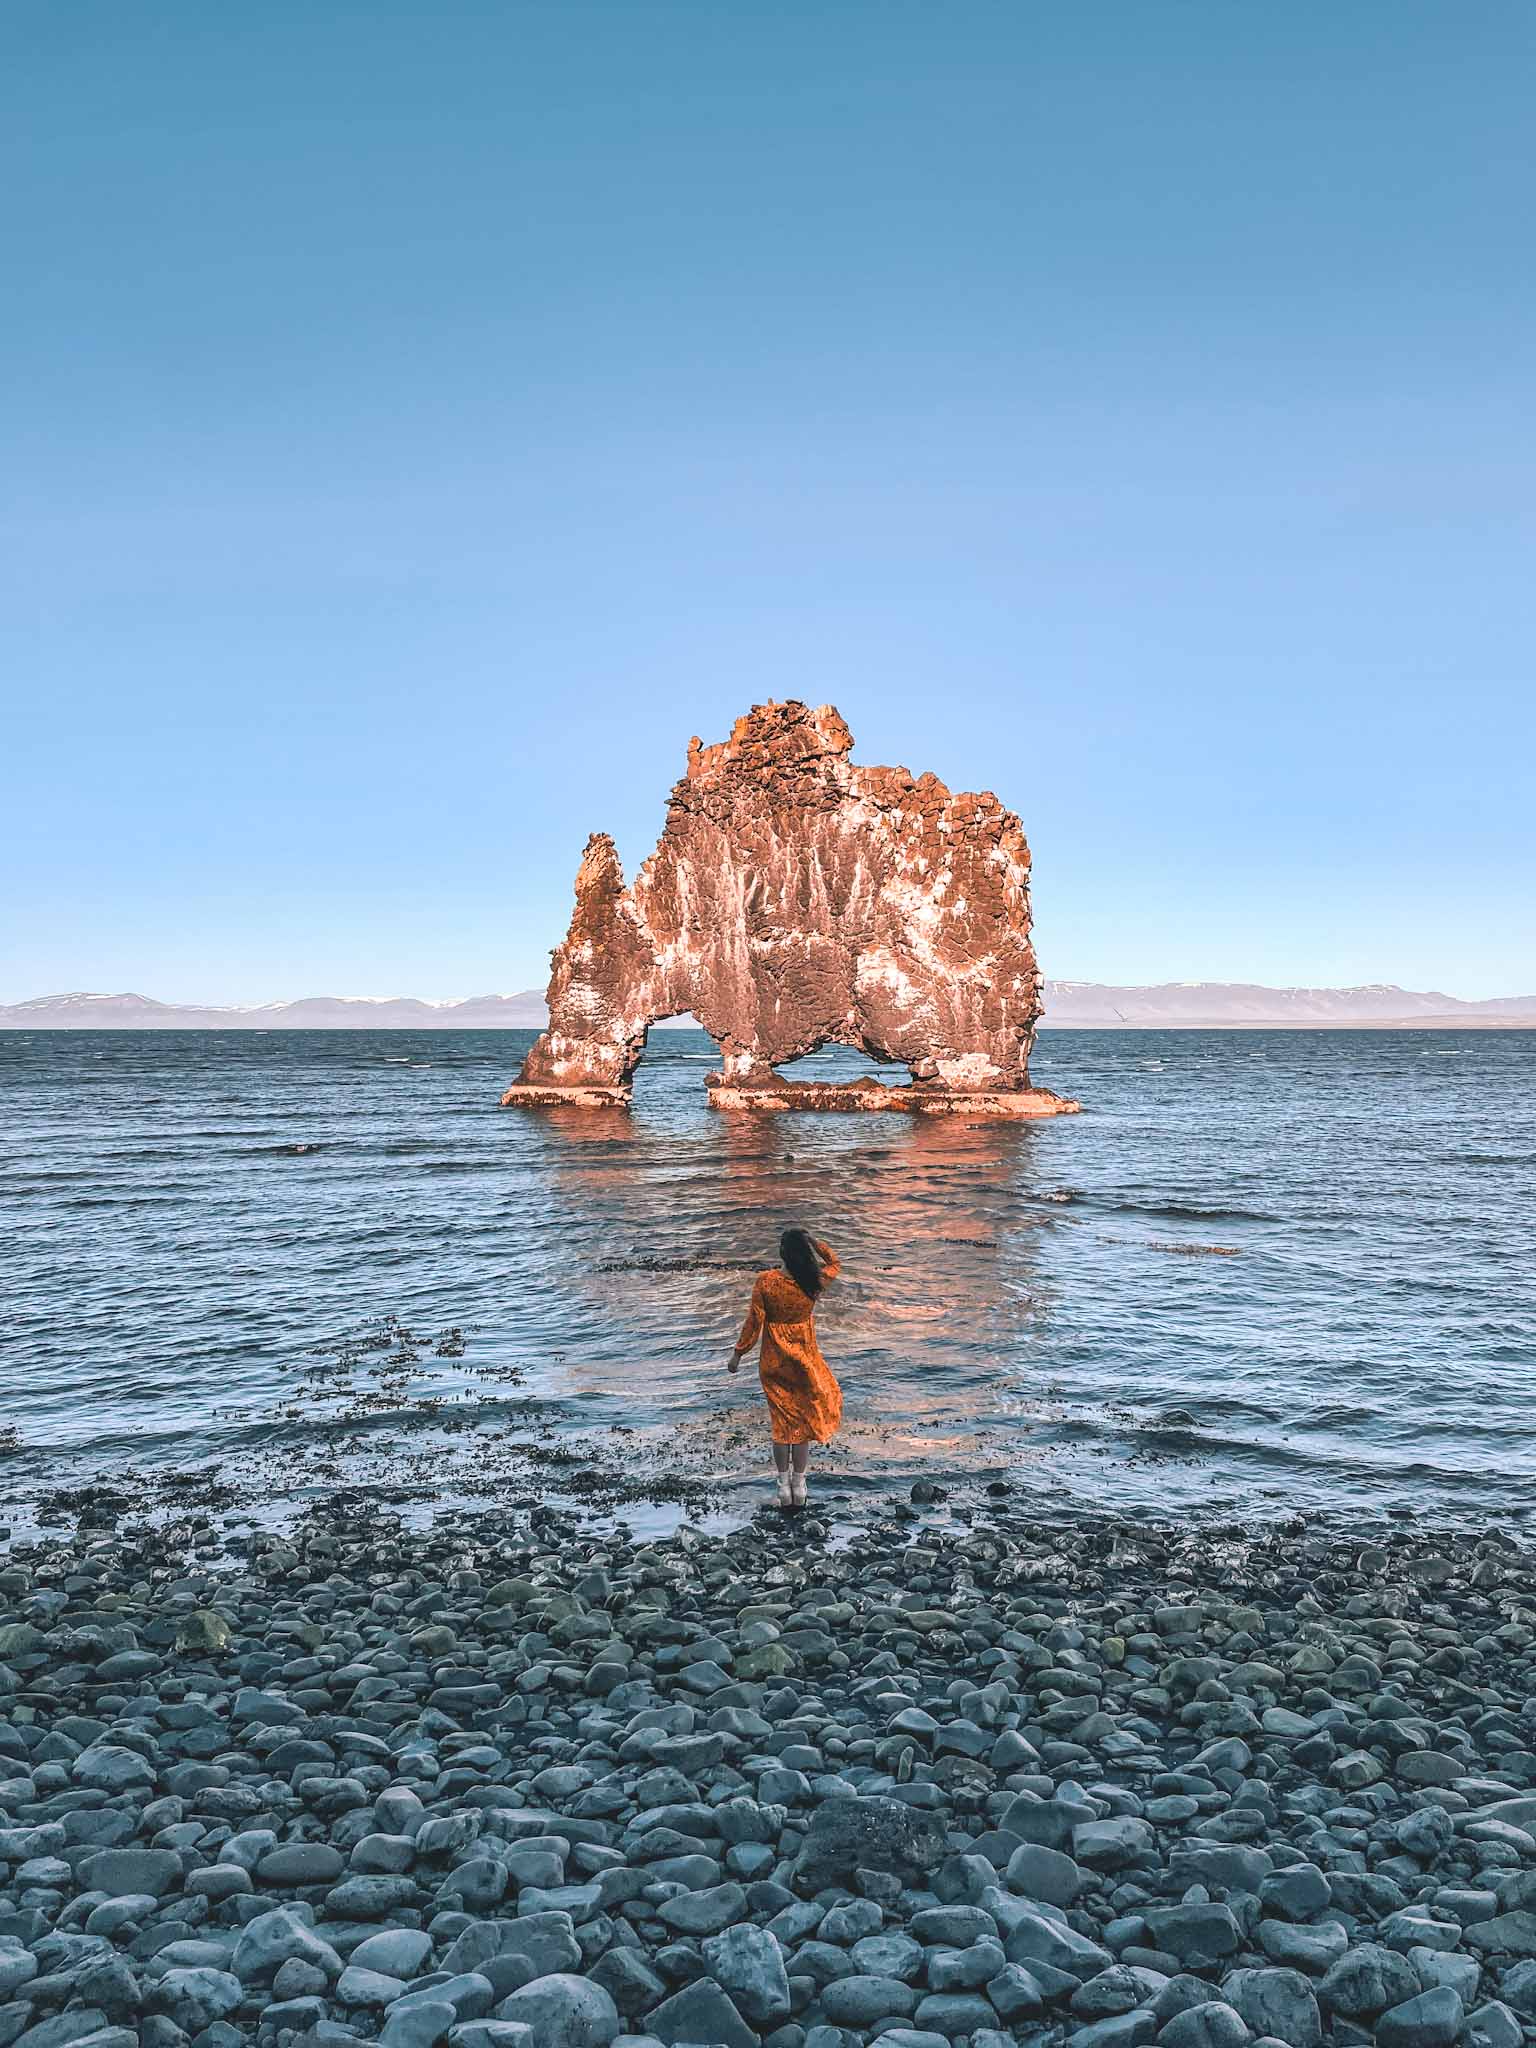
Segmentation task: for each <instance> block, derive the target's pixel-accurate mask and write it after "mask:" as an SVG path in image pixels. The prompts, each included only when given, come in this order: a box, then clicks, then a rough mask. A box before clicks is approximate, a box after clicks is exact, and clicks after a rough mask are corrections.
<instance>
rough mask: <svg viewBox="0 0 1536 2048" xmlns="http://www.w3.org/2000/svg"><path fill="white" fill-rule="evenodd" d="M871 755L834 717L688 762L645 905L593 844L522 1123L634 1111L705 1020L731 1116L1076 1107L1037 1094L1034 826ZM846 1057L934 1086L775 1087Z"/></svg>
mask: <svg viewBox="0 0 1536 2048" xmlns="http://www.w3.org/2000/svg"><path fill="white" fill-rule="evenodd" d="M852 748H853V735H852V734H851V733H850V732H849V730H848V728H847V726H846V725H845V724H844V723H843V720H842V719H841V717H840V716H839V715H838V713H837V712H836V711H835V710H834V709H833V708H832V706H831V705H829V704H824V705H822V706H820V708H818V709H816V710H812V709H811V708H810V707H809V706H807V705H804V704H800V703H796V702H793V701H791V702H789V703H786V704H760V705H757V706H755V707H754V708H753V709H752V710H751V711H749V712H748V713H747V715H746V717H745V718H741V719H738V720H737V722H736V725H735V728H734V730H733V731H732V733H731V736H730V738H729V739H728V740H725V741H724V742H722V743H721V744H720V745H718V746H712V747H706V746H704V745H702V744H701V742H700V741H698V740H697V739H695V740H693V741H692V742H691V743H690V745H689V749H688V772H687V774H686V775H685V776H684V778H683V780H682V781H681V782H679V783H678V784H677V786H676V787H675V788H674V790H673V791H672V795H671V799H670V801H669V803H668V806H667V821H666V826H665V828H664V830H663V832H662V835H661V839H660V842H659V843H658V845H657V848H656V851H655V852H654V853H653V854H652V855H651V857H650V859H649V860H648V861H646V863H645V865H644V866H643V867H642V868H641V870H640V872H639V874H638V875H637V876H636V878H635V881H634V884H633V886H632V887H631V888H629V889H626V888H625V887H624V878H623V874H622V872H621V870H620V867H619V860H618V855H617V852H616V850H615V848H614V845H613V841H612V840H611V839H609V838H608V837H607V835H606V834H604V833H598V834H595V835H594V836H593V837H592V838H591V839H590V840H588V842H587V847H586V852H585V854H584V855H583V857H582V863H581V867H580V870H579V871H578V874H577V877H576V909H575V912H574V914H573V916H572V918H571V926H570V930H569V932H568V933H567V934H566V938H565V941H564V943H563V944H562V945H561V946H559V947H558V948H557V949H556V951H555V953H554V955H553V973H552V974H551V977H550V983H549V1016H550V1022H549V1029H548V1030H547V1031H545V1032H544V1033H543V1035H542V1036H541V1037H540V1039H539V1040H538V1042H537V1044H536V1045H535V1046H534V1047H533V1049H532V1051H531V1052H530V1053H529V1055H528V1058H527V1060H526V1062H525V1063H524V1066H523V1070H522V1073H521V1075H520V1076H519V1078H518V1080H517V1082H515V1083H514V1085H513V1086H512V1088H510V1089H509V1090H508V1091H507V1095H506V1097H505V1098H504V1099H505V1100H506V1101H507V1102H508V1103H512V1102H518V1101H521V1102H527V1101H530V1100H541V1101H551V1100H554V1101H616V1100H617V1101H622V1100H623V1099H625V1096H626V1094H627V1091H628V1087H629V1083H630V1079H631V1076H632V1075H633V1073H634V1070H635V1066H636V1064H637V1063H638V1061H639V1058H640V1055H641V1053H642V1051H643V1050H644V1047H645V1039H646V1033H647V1031H648V1030H649V1028H650V1026H651V1025H652V1024H654V1023H655V1022H656V1021H657V1020H658V1019H659V1018H663V1017H671V1016H676V1015H677V1014H678V1013H680V1012H682V1011H688V1010H691V1011H692V1012H693V1014H694V1015H695V1016H696V1017H697V1018H698V1020H699V1022H700V1024H702V1025H703V1027H704V1029H705V1030H706V1031H708V1032H709V1033H710V1034H711V1036H713V1037H714V1038H715V1039H716V1040H718V1042H719V1045H720V1048H721V1054H722V1072H721V1074H719V1075H712V1076H711V1077H710V1088H711V1094H712V1098H713V1099H714V1100H715V1101H716V1102H717V1103H718V1104H719V1105H720V1106H721V1107H755V1108H773V1107H784V1106H794V1107H801V1106H811V1107H827V1108H832V1107H856V1108H904V1109H949V1108H958V1109H965V1110H968V1111H975V1110H978V1109H980V1110H986V1109H994V1110H998V1111H1001V1112H1002V1113H1007V1114H1014V1115H1048V1114H1052V1113H1054V1111H1055V1110H1058V1109H1065V1108H1071V1107H1075V1105H1073V1104H1068V1103H1066V1102H1063V1101H1062V1100H1061V1099H1060V1098H1059V1097H1056V1096H1053V1095H1048V1094H1046V1093H1045V1091H1043V1090H1036V1089H1031V1088H1030V1084H1029V1051H1030V1046H1031V1043H1032V1041H1033V1038H1034V1028H1035V1020H1036V1018H1037V1017H1038V1016H1039V1014H1040V975H1039V971H1038V969H1037V968H1036V965H1035V955H1034V949H1033V947H1032V946H1031V945H1030V940H1029V930H1030V908H1029V847H1028V845H1027V844H1026V842H1025V838H1024V833H1023V830H1022V828H1021V826H1020V824H1019V821H1018V819H1017V818H1016V817H1015V816H1014V815H1013V813H1012V812H1011V811H1008V810H1005V809H1004V808H1003V806H1002V804H1001V803H1000V802H999V801H998V799H997V798H996V797H995V796H991V795H986V794H984V795H981V796H972V795H952V794H951V793H950V791H949V790H948V789H946V788H945V786H944V784H943V783H942V782H940V781H939V780H938V778H937V777H936V776H934V775H920V776H916V777H914V776H912V775H910V774H909V773H908V772H907V770H906V769H905V768H864V767H859V766H856V765H855V764H854V762H853V761H852V759H851V758H850V756H851V753H852ZM828 1043H836V1044H840V1045H848V1046H854V1047H857V1048H859V1049H860V1050H862V1051H864V1052H867V1053H869V1054H870V1055H871V1056H872V1057H874V1058H876V1059H880V1060H895V1061H900V1062H904V1063H905V1064H906V1065H907V1067H908V1068H909V1069H910V1071H911V1074H912V1078H913V1082H914V1084H915V1085H914V1086H913V1087H912V1088H901V1089H889V1088H884V1087H881V1086H879V1085H872V1084H869V1083H853V1084H845V1085H844V1086H841V1087H829V1086H827V1085H826V1084H804V1083H801V1084H793V1083H789V1082H785V1081H783V1080H781V1079H779V1077H778V1076H776V1075H775V1073H774V1071H773V1070H774V1068H775V1067H777V1066H779V1065H781V1064H782V1063H784V1062H785V1061H788V1060H793V1059H796V1058H798V1057H799V1056H800V1055H801V1054H804V1053H808V1052H813V1051H815V1049H816V1048H817V1047H818V1046H822V1045H826V1044H828ZM871 1097H879V1098H881V1099H880V1100H879V1101H874V1100H870V1099H867V1098H871ZM828 1098H830V1099H828ZM885 1098H892V1099H890V1100H887V1099H885ZM992 1098H999V1099H997V1100H993V1099H992ZM1002 1098H1009V1100H1003V1099H1002Z"/></svg>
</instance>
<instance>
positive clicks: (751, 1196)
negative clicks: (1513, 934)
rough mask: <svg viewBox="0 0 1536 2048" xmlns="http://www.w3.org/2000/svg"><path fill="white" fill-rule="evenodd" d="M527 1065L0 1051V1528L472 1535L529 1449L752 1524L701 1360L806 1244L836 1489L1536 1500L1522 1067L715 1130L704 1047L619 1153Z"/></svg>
mask: <svg viewBox="0 0 1536 2048" xmlns="http://www.w3.org/2000/svg"><path fill="white" fill-rule="evenodd" d="M530 1037H531V1034H528V1033H518V1032H463V1033H459V1032H455V1033H439V1034H432V1033H413V1032H335V1033H325V1032H312V1033H303V1032H281V1033H270V1034H265V1033H255V1032H239V1033H233V1032H187V1033H180V1032H178V1033H89V1032H68V1033H63V1032H61V1033H37V1034H25V1035H24V1034H19V1033H7V1034H0V1097H3V1101H0V1110H3V1122H0V1230H3V1235H0V1247H3V1249H0V1260H3V1272H4V1281H5V1285H4V1300H5V1303H6V1308H5V1315H4V1319H3V1324H0V1390H3V1395H4V1413H3V1418H0V1420H3V1424H4V1426H5V1428H7V1429H9V1430H11V1431H14V1434H15V1440H16V1447H15V1448H13V1449H11V1450H10V1451H8V1452H4V1453H0V1473H3V1475H4V1479H5V1481H6V1486H5V1492H6V1495H7V1498H8V1499H9V1501H10V1502H11V1504H12V1506H13V1508H14V1507H15V1506H16V1504H18V1503H22V1502H25V1501H26V1500H28V1499H29V1498H34V1497H35V1496H36V1495H37V1494H38V1493H39V1492H41V1491H43V1490H45V1489H47V1488H49V1487H52V1486H56V1485H58V1484H59V1483H60V1481H61V1480H63V1479H66V1478H67V1479H68V1480H69V1481H70V1482H71V1483H79V1482H80V1481H81V1480H84V1479H86V1478H89V1477H93V1476H95V1475H98V1474H100V1473H102V1472H106V1471H115V1470H118V1469H120V1468H122V1467H123V1466H124V1465H127V1464H133V1465H136V1466H141V1467H142V1466H156V1465H158V1466H172V1467H176V1468H178V1469H185V1468H188V1467H206V1466H208V1465H210V1464H213V1463H220V1464H222V1465H224V1466H225V1467H226V1468H227V1469H229V1470H231V1471H232V1472H235V1473H237V1474H245V1475H246V1476H247V1477H249V1476H250V1475H251V1474H254V1473H260V1474H261V1475H262V1476H261V1484H262V1486H263V1487H264V1488H265V1489H266V1490H267V1491H268V1492H270V1493H272V1494H273V1495H274V1496H275V1495H283V1496H293V1497H303V1496H304V1495H306V1494H313V1493H315V1492H323V1491H325V1490H326V1489H327V1488H328V1487H331V1486H334V1485H335V1484H337V1483H340V1481H341V1480H343V1479H347V1480H350V1479H355V1478H363V1479H368V1480H383V1479H388V1478H391V1477H393V1478H394V1479H396V1480H397V1481H398V1480H400V1479H401V1478H402V1476H404V1477H406V1478H409V1479H410V1480H411V1481H413V1482H414V1483H418V1484H419V1483H420V1482H421V1481H422V1480H423V1478H424V1477H425V1478H426V1479H428V1480H430V1481H433V1482H436V1483H440V1484H442V1485H444V1486H446V1487H449V1488H450V1489H451V1488H452V1487H454V1486H455V1485H456V1484H457V1483H458V1481H459V1478H460V1476H461V1475H462V1474H464V1473H466V1472H472V1471H474V1470H476V1469H478V1470H479V1471H480V1472H481V1475H482V1478H481V1484H480V1493H481V1497H482V1499H483V1498H484V1497H486V1496H487V1495H491V1496H494V1492H495V1486H496V1484H497V1481H496V1479H495V1477H494V1473H495V1469H496V1465H495V1460H496V1455H497V1449H498V1447H499V1446H501V1445H503V1444H505V1443H507V1442H510V1441H511V1440H512V1439H513V1438H514V1437H515V1436H526V1435H527V1434H528V1432H529V1431H530V1430H533V1431H536V1432H539V1433H541V1434H540V1436H539V1441H540V1442H541V1443H542V1444H544V1445H545V1446H546V1447H551V1446H552V1447H554V1450H553V1452H552V1455H558V1456H565V1455H566V1454H567V1453H566V1451H564V1450H562V1449H561V1448H560V1447H561V1446H569V1445H575V1446H576V1447H577V1448H578V1450H579V1451H581V1453H582V1454H583V1455H584V1454H585V1451H586V1449H587V1447H589V1446H590V1447H595V1448H596V1449H597V1450H598V1451H600V1452H601V1453H602V1454H603V1455H605V1456H607V1457H609V1458H612V1457H615V1456H617V1457H618V1458H619V1459H620V1460H622V1461H623V1462H625V1463H626V1464H628V1465H630V1466H632V1467H633V1468H634V1469H635V1470H637V1471H642V1472H643V1471H646V1470H649V1469H655V1470H656V1471H658V1472H661V1471H674V1470H675V1471H680V1472H682V1473H685V1474H692V1475H695V1476H700V1475H702V1476H706V1477H709V1478H711V1479H716V1480H718V1481H719V1482H720V1483H721V1486H722V1488H723V1490H724V1493H725V1495H726V1497H727V1499H728V1500H733V1501H735V1502H738V1503H740V1504H749V1503H750V1502H752V1501H754V1500H755V1499H756V1498H758V1497H759V1495H760V1493H761V1489H762V1484H763V1482H762V1476H761V1474H762V1469H763V1468H762V1459H761V1451H760V1446H759V1438H760V1436H761V1434H762V1432H761V1427H760V1419H759V1418H760V1404H759V1401H758V1398H757V1396H756V1390H755V1381H754V1378H753V1376H752V1374H751V1373H750V1371H748V1372H746V1373H744V1374H743V1375H742V1376H741V1378H739V1379H737V1380H731V1379H729V1378H728V1377H727V1376H726V1374H725V1371H724V1360H725V1356H726V1354H727V1351H728V1349H729V1345H730V1341H731V1339H732V1338H733V1336H734V1334H735V1330H736V1327H737V1322H738V1319H739V1317H740V1314H741V1311H742V1308H743V1306H744V1303H745V1298H746V1294H747V1291H748V1288H749V1285H750V1278H751V1274H752V1272H753V1271H754V1270H755V1269H756V1268H757V1267H758V1266H759V1265H762V1264H766V1263H771V1259H772V1252H773V1245H774V1240H775V1238H776V1235H777V1232H778V1229H779V1227H780V1225H781V1224H782V1223H783V1222H785V1221H787V1220H797V1221H798V1220H803V1221H805V1222H806V1223H807V1224H809V1225H810V1226H811V1227H812V1228H813V1229H814V1230H815V1231H817V1232H818V1233H819V1234H821V1235H823V1236H826V1237H829V1238H831V1239H832V1240H833V1242H834V1243H835V1244H836V1245H837V1248H838V1250H839V1252H840V1254H841V1255H842V1257H843V1260H844V1269H845V1277H844V1279H843V1280H841V1281H840V1282H839V1283H838V1284H837V1286H836V1287H835V1288H834V1289H833V1290H831V1292H830V1293H829V1295H828V1297H827V1300H826V1302H825V1304H824V1305H823V1308H822V1311H821V1324H822V1334H823V1344H824V1348H825V1350H826V1352H827V1354H828V1356H829V1358H830V1359H831V1360H832V1361H833V1363H834V1365H835V1367H836V1369H837V1371H838V1373H839V1375H840V1377H841V1378H842V1380H843V1384H844V1388H845V1392H846V1396H847V1404H848V1406H847V1423H846V1428H845V1430H844V1433H843V1436H842V1437H841V1439H840V1440H839V1443H838V1445H837V1446H836V1448H835V1450H834V1451H833V1452H832V1454H831V1455H830V1456H829V1457H828V1458H827V1460H826V1461H825V1463H824V1465H823V1466H822V1471H823V1473H824V1489H825V1491H826V1492H827V1493H829V1494H831V1495H832V1496H834V1497H835V1496H837V1495H839V1494H848V1495H856V1494H857V1493H859V1492H861V1491H863V1490H866V1489H870V1488H874V1487H878V1486H882V1485H886V1484H890V1483H892V1482H895V1481H903V1482H905V1481H910V1480H911V1479H912V1478H913V1477H915V1476H919V1475H922V1476H927V1477H934V1478H938V1479H940V1480H941V1481H951V1480H955V1481H958V1480H960V1479H962V1478H963V1479H971V1480H987V1479H993V1478H997V1477H1009V1478H1011V1479H1013V1480H1014V1481H1015V1482H1016V1483H1018V1484H1019V1485H1020V1486H1021V1487H1022V1488H1023V1489H1024V1491H1025V1494H1026V1496H1034V1497H1036V1498H1038V1499H1039V1501H1040V1502H1041V1503H1042V1504H1044V1505H1047V1506H1050V1505H1055V1506H1059V1507H1061V1508H1063V1509H1068V1508H1094V1509H1099V1508H1131V1509H1136V1508H1143V1509H1158V1510H1163V1509H1180V1508H1189V1507H1195V1508H1199V1509H1205V1510H1213V1511H1216V1512H1218V1513H1220V1514H1223V1515H1228V1516H1230V1515H1233V1514H1249V1513H1256V1512H1264V1511H1273V1510H1274V1509H1276V1508H1277V1507H1289V1506H1296V1507H1301V1508H1304V1509H1308V1510H1311V1509H1318V1508H1332V1509H1341V1510H1346V1511H1348V1510H1364V1511H1368V1512H1373V1513H1374V1512H1379V1511H1381V1510H1383V1509H1387V1508H1392V1507H1398V1508H1402V1507H1408V1508H1412V1509H1414V1510H1416V1511H1417V1512H1419V1513H1422V1514H1425V1515H1427V1516H1432V1517H1433V1518H1434V1519H1436V1520H1442V1521H1443V1520H1460V1519H1471V1520H1486V1519H1488V1518H1490V1517H1497V1516H1501V1515H1505V1514H1512V1513H1513V1514H1520V1513H1525V1512H1528V1511H1529V1510H1530V1509H1531V1508H1532V1507H1533V1506H1536V1271H1533V1266H1536V1262H1533V1258H1532V1251H1533V1243H1532V1239H1533V1223H1532V1219H1533V1215H1536V1105H1533V1095H1532V1085H1531V1084H1532V1081H1533V1078H1536V1034H1532V1033H1523V1032H1522V1033H1517V1032H1467V1033H1409V1032H1402V1033H1395V1032H1167V1033H1150V1032H1123V1033H1122V1032H1113V1033H1108V1032H1070V1031H1060V1032H1049V1033H1045V1034H1042V1037H1041V1041H1040V1045H1039V1048H1038V1052H1037V1056H1036V1060H1035V1063H1034V1072H1035V1077H1036V1079H1037V1080H1038V1081H1040V1082H1041V1083H1042V1084H1043V1085H1045V1086H1048V1087H1055V1088H1057V1089H1060V1090H1062V1091H1063V1092H1065V1093H1070V1094H1073V1095H1076V1096H1078V1097H1080V1098H1081V1099H1082V1101H1083V1102H1084V1104H1085V1108H1086V1112H1087V1113H1085V1114H1084V1115H1082V1116H1080V1117H1069V1118H1061V1119H1057V1120H1054V1121H1050V1122H1045V1123H1039V1124H1030V1125H1008V1124H987V1123H979V1122H970V1121H964V1120H950V1119H918V1120H911V1121H909V1120H908V1119H906V1118H898V1117H873V1116H865V1115H857V1116H855V1115H841V1116H830V1115H823V1116H819V1117H818V1116H814V1115H809V1114H793V1115H785V1116H780V1117H777V1118H770V1117H744V1116H722V1115H718V1114H715V1113H714V1112H712V1111H710V1110H709V1109H708V1108H707V1107H706V1106H705V1102H704V1097H703V1077H704V1075H705V1074H706V1073H707V1072H708V1071H709V1070H710V1066H711V1064H712V1062H713V1060H714V1049H713V1047H712V1045H711V1043H710V1041H709V1040H708V1039H706V1038H705V1037H704V1036H703V1034H702V1033H696V1032H684V1031H658V1032H656V1033H655V1034H654V1035H653V1037H652V1040H651V1050H650V1052H649V1053H648V1055H647V1058H646V1061H645V1064H644V1066H643V1067H642V1070H641V1076H640V1081H639V1085H638V1086H637V1090H636V1096H635V1103H634V1107H633V1110H632V1111H631V1112H630V1113H628V1114H625V1113H624V1112H620V1111H613V1112H610V1111H575V1110H569V1111H531V1112H530V1111H520V1112H513V1111H503V1110H501V1109H499V1108H498V1107H497V1099H498V1096H499V1094H500V1091H501V1089H502V1087H503V1086H504V1085H505V1084H506V1082H507V1081H508V1080H509V1079H510V1078H511V1076H512V1075H513V1073H514V1072H515V1071H516V1068H517V1065H518V1061H519V1059H520V1057H521V1054H522V1051H523V1050H524V1049H525V1048H526V1046H527V1044H528V1043H529V1040H530ZM862 1066H863V1063H862V1062H860V1061H858V1060H856V1059H855V1058H854V1057H853V1056H852V1055H849V1054H845V1053H841V1052H834V1053H828V1054H824V1055H820V1056H818V1059H817V1060H816V1061H815V1062H814V1063H811V1062H806V1063H803V1069H804V1071H806V1072H808V1073H809V1072H815V1073H818V1074H825V1075H826V1076H827V1077H828V1078H841V1077H843V1076H846V1075H848V1074H851V1073H854V1072H858V1071H861V1070H862ZM390 1317H394V1318H398V1319H400V1321H401V1323H403V1325H404V1326H406V1327H407V1328H408V1330H409V1331H410V1332H411V1333H412V1336H411V1338H410V1339H409V1340H408V1341H405V1342H403V1343H402V1341H401V1339H400V1335H399V1331H398V1328H396V1327H393V1326H386V1319H387V1318H390ZM454 1329H457V1330H459V1331H460V1332H462V1339H460V1338H456V1337H454V1336H452V1335H450V1334H449V1333H450V1332H451V1331H452V1330H454ZM461 1342H462V1355H456V1354H457V1353H458V1351H459V1346H460V1343H461ZM3 1441H5V1439H4V1438H3V1437H0V1442H3Z"/></svg>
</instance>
